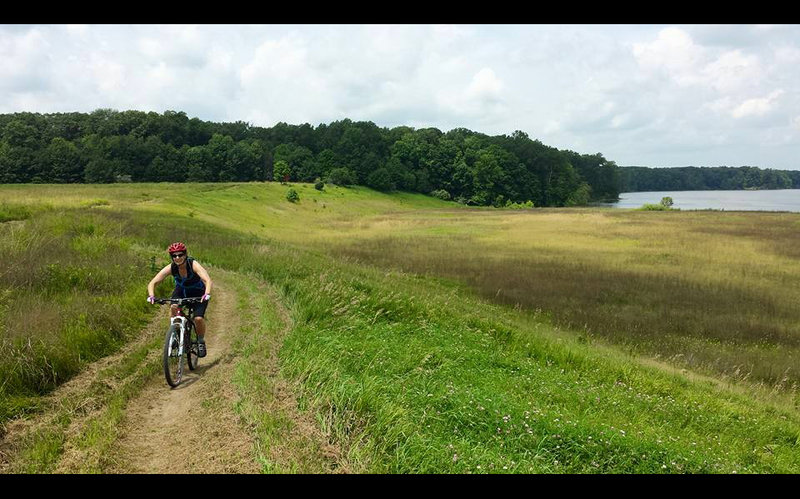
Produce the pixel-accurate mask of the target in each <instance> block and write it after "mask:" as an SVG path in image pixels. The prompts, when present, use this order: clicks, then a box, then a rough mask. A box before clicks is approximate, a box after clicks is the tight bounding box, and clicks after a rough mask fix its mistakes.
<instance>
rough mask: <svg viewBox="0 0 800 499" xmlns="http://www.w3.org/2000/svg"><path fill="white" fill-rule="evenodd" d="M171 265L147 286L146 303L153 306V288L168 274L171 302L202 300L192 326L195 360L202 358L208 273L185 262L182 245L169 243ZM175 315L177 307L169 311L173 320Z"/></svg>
mask: <svg viewBox="0 0 800 499" xmlns="http://www.w3.org/2000/svg"><path fill="white" fill-rule="evenodd" d="M167 252H168V253H169V256H170V258H171V259H172V263H170V264H169V265H167V266H166V267H164V268H163V269H161V271H160V272H159V273H158V274H156V276H155V277H153V280H152V281H150V284H148V285H147V301H148V302H150V303H155V287H156V285H157V284H158V283H160V282H161V281H163V280H164V279H166V278H167V276H168V275H170V274H172V277H173V278H174V279H175V290H174V291H173V292H172V298H192V297H202V300H201V302H200V303H199V304H197V305H196V306H195V309H194V325H195V328H196V329H197V341H198V342H199V345H198V350H199V352H198V356H199V357H205V356H206V340H205V334H206V321H205V319H204V316H205V313H206V308H207V307H208V300H210V299H211V278H210V277H208V272H206V269H204V268H203V266H202V265H200V264H199V263H198V262H196V261H195V260H194V258H189V256H188V254H187V251H186V245H185V244H183V243H172V244H170V245H169V248H167ZM177 313H178V306H177V305H172V306H171V307H170V314H171V316H172V317H175V315H177Z"/></svg>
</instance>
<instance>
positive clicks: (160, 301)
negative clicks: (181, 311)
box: [154, 297, 203, 305]
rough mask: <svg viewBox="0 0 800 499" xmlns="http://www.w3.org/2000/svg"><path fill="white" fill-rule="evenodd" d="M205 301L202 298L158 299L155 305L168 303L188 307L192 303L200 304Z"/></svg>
mask: <svg viewBox="0 0 800 499" xmlns="http://www.w3.org/2000/svg"><path fill="white" fill-rule="evenodd" d="M202 300H203V299H202V298H201V297H192V298H156V299H155V300H154V303H158V304H160V305H166V304H168V303H170V304H174V305H188V304H190V303H200V302H201V301H202Z"/></svg>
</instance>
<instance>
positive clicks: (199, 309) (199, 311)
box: [172, 287, 208, 317]
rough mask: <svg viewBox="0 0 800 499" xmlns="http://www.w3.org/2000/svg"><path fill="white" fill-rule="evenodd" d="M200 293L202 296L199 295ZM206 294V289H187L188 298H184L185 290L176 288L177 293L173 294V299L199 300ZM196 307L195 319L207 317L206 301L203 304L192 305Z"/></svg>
mask: <svg viewBox="0 0 800 499" xmlns="http://www.w3.org/2000/svg"><path fill="white" fill-rule="evenodd" d="M197 293H200V294H197ZM204 294H206V292H205V290H204V289H191V288H190V289H187V290H186V296H183V289H181V288H178V287H176V288H175V291H173V292H172V297H173V298H198V297H201V296H203V295H204ZM192 307H194V316H195V317H204V316H205V315H206V308H207V307H208V301H204V302H202V303H197V304H194V305H192Z"/></svg>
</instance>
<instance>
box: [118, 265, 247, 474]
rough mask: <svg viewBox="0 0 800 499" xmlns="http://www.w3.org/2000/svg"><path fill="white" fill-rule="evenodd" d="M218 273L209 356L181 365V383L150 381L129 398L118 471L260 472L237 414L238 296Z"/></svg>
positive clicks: (210, 312) (210, 311)
mask: <svg viewBox="0 0 800 499" xmlns="http://www.w3.org/2000/svg"><path fill="white" fill-rule="evenodd" d="M221 275H222V273H221V272H217V273H216V276H215V286H214V293H213V302H212V303H211V304H210V305H209V317H208V327H209V330H208V336H207V338H206V344H207V345H208V355H206V357H204V358H202V359H200V362H199V365H198V368H197V369H196V370H195V371H190V370H189V368H188V366H184V375H183V381H182V382H181V384H180V385H178V386H177V387H176V388H174V389H170V387H169V386H168V385H167V383H166V381H165V380H164V377H163V376H161V377H160V378H158V379H154V380H152V381H151V382H150V383H149V384H148V385H147V386H146V387H145V388H144V389H143V390H142V392H141V393H140V394H139V396H138V397H136V398H135V399H134V400H132V401H131V402H130V403H129V404H128V410H127V412H126V417H125V425H124V426H123V429H122V435H123V437H122V438H121V439H120V440H119V441H118V442H117V451H116V454H117V455H116V456H115V459H114V461H115V462H117V463H119V469H114V470H109V471H113V472H118V473H168V472H170V473H258V472H259V467H258V465H257V463H256V462H255V460H254V459H253V456H252V450H253V441H252V439H251V436H250V435H249V433H247V432H246V431H245V430H246V429H245V428H244V427H243V425H242V424H241V423H240V422H239V418H238V416H236V415H235V414H234V412H233V410H234V405H235V403H236V399H237V395H236V390H235V388H234V387H233V386H232V384H231V381H230V380H231V378H232V377H233V374H232V373H233V370H234V368H235V365H234V363H233V360H234V356H233V355H232V353H231V341H232V336H233V335H234V334H235V332H236V331H237V329H238V328H239V327H240V323H239V319H238V314H237V313H236V303H235V299H236V297H235V294H234V292H233V290H232V288H231V287H230V286H229V283H228V282H226V279H219V278H218V277H217V276H221Z"/></svg>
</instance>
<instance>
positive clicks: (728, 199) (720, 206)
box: [603, 189, 800, 212]
mask: <svg viewBox="0 0 800 499" xmlns="http://www.w3.org/2000/svg"><path fill="white" fill-rule="evenodd" d="M667 196H669V197H671V198H672V201H673V205H672V207H673V208H680V209H681V210H707V209H712V210H726V211H793V212H800V189H781V190H774V191H668V192H623V193H621V194H620V195H619V197H620V200H619V202H617V203H609V204H604V205H603V206H613V207H616V208H641V206H642V205H643V204H646V203H650V204H658V203H659V202H661V198H663V197H667Z"/></svg>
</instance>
